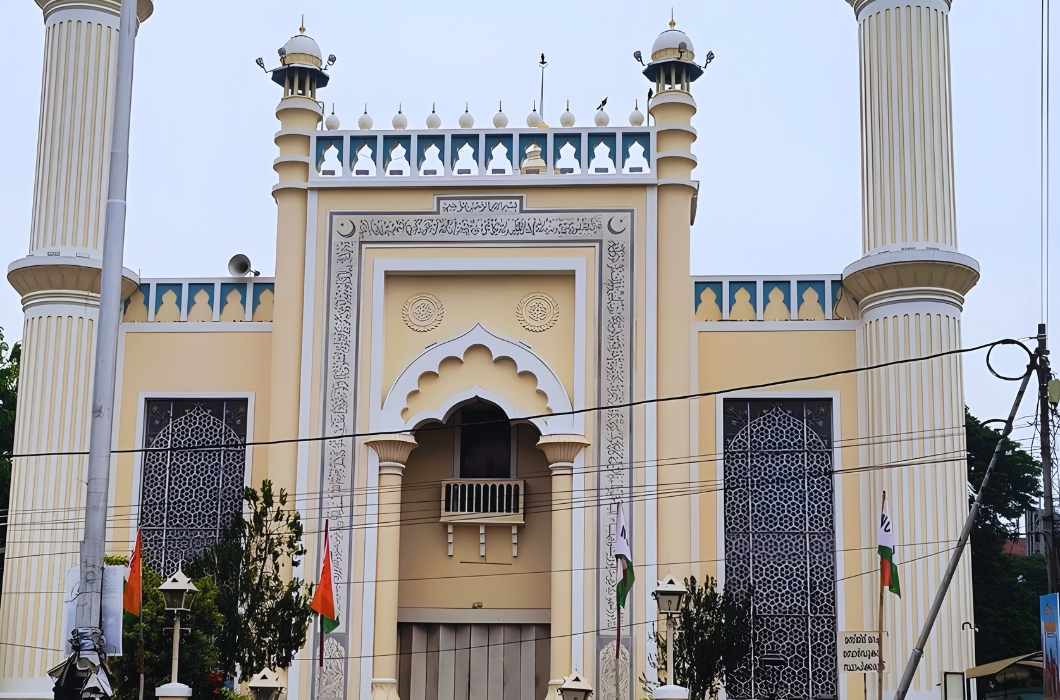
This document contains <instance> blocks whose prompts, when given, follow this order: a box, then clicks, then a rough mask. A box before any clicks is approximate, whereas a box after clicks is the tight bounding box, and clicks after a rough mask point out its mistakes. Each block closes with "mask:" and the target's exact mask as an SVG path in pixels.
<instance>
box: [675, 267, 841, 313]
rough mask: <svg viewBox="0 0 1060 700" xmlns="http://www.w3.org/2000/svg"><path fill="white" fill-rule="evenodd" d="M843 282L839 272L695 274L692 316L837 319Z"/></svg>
mask: <svg viewBox="0 0 1060 700" xmlns="http://www.w3.org/2000/svg"><path fill="white" fill-rule="evenodd" d="M842 284H843V278H842V276H841V275H801V276H797V277H759V278H755V277H750V276H746V277H694V278H693V286H694V294H695V297H694V299H693V304H694V308H695V318H694V320H695V321H699V322H703V321H831V320H839V319H840V316H838V315H837V314H836V304H838V303H841V302H842V301H843V297H842V292H841V290H842Z"/></svg>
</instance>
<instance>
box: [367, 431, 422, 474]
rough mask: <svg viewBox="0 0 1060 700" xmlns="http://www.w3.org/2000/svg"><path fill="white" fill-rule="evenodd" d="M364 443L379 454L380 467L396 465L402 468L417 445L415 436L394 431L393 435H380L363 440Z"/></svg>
mask: <svg viewBox="0 0 1060 700" xmlns="http://www.w3.org/2000/svg"><path fill="white" fill-rule="evenodd" d="M365 444H366V445H368V446H369V447H371V448H372V449H373V450H375V453H376V454H377V455H378V456H379V466H380V467H384V466H386V467H390V466H397V467H401V468H404V467H405V462H407V461H408V459H409V454H410V453H411V452H412V451H413V450H414V449H416V448H417V447H419V445H418V444H417V443H416V438H414V437H412V436H411V435H409V434H408V433H395V434H394V435H380V436H378V437H373V438H371V439H369V440H366V441H365Z"/></svg>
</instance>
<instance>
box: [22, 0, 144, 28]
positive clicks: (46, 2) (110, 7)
mask: <svg viewBox="0 0 1060 700" xmlns="http://www.w3.org/2000/svg"><path fill="white" fill-rule="evenodd" d="M37 5H38V6H40V9H41V10H43V11H44V19H45V21H47V20H48V18H49V17H51V15H52V14H54V13H55V12H58V11H59V10H66V9H74V10H83V9H89V10H97V11H100V12H105V13H107V14H109V15H113V16H114V18H115V19H117V17H118V15H119V14H120V12H121V0H37ZM154 11H155V5H154V2H153V1H152V0H139V1H138V2H137V3H136V19H138V20H139V21H141V22H143V21H144V20H145V19H147V18H148V17H150V16H151V14H152V13H153V12H154ZM115 26H117V23H116V22H115Z"/></svg>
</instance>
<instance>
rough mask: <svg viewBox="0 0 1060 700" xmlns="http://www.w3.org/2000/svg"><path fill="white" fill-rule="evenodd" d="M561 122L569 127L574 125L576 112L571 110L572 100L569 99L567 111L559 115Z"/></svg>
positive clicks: (561, 124) (563, 125)
mask: <svg viewBox="0 0 1060 700" xmlns="http://www.w3.org/2000/svg"><path fill="white" fill-rule="evenodd" d="M559 124H560V126H562V127H564V128H568V129H569V128H570V127H572V126H574V112H572V111H570V100H567V111H565V112H564V113H563V114H561V115H559Z"/></svg>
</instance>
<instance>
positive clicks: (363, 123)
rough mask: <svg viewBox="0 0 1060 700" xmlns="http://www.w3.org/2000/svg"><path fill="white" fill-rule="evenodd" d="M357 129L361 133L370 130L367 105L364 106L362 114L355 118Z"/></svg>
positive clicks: (370, 117)
mask: <svg viewBox="0 0 1060 700" xmlns="http://www.w3.org/2000/svg"><path fill="white" fill-rule="evenodd" d="M357 127H358V128H359V129H362V130H363V131H368V130H369V129H371V128H372V115H370V114H368V105H367V104H366V105H365V106H364V114H362V115H361V116H360V117H358V118H357Z"/></svg>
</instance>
